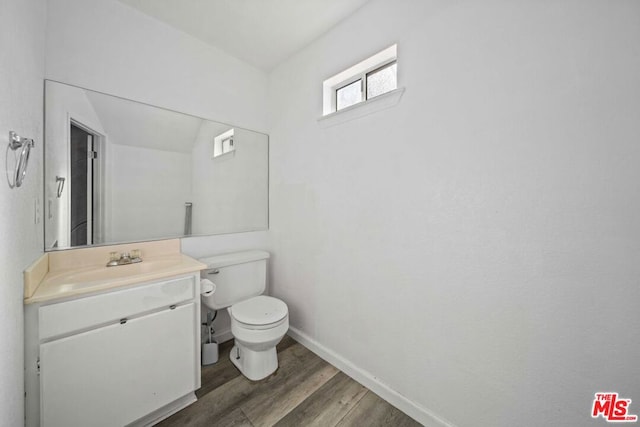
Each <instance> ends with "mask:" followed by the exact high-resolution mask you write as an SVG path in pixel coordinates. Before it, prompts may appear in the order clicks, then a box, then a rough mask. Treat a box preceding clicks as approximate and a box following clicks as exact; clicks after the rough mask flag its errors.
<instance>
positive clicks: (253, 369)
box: [229, 340, 278, 381]
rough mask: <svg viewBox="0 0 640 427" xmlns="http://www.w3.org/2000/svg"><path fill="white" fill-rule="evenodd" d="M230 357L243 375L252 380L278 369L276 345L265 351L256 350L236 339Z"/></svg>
mask: <svg viewBox="0 0 640 427" xmlns="http://www.w3.org/2000/svg"><path fill="white" fill-rule="evenodd" d="M229 359H231V363H233V364H234V365H235V366H236V368H238V369H239V370H240V372H241V373H242V375H244V376H245V377H247V378H249V379H250V380H252V381H258V380H262V379H264V378H266V377H268V376H269V375H271V374H273V373H274V372H275V371H276V369H278V354H277V353H276V347H275V346H273V347H271V348H269V349H267V350H263V351H254V350H250V349H248V348H247V347H245V346H243V345H242V344H240V343H239V342H238V340H235V342H234V345H233V348H232V349H231V353H229Z"/></svg>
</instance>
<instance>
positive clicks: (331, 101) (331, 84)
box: [322, 44, 399, 116]
mask: <svg viewBox="0 0 640 427" xmlns="http://www.w3.org/2000/svg"><path fill="white" fill-rule="evenodd" d="M397 63H398V56H397V44H393V45H391V46H390V47H388V48H386V49H384V50H382V51H381V52H378V53H376V54H375V55H372V56H370V57H368V58H366V59H365V60H363V61H361V62H359V63H357V64H355V65H354V66H352V67H349V68H348V69H346V70H344V71H342V72H340V73H338V74H336V75H334V76H333V77H330V78H328V79H326V80H325V81H324V82H323V113H322V114H323V116H326V115H329V114H332V113H336V112H338V111H344V110H345V109H348V108H351V107H354V106H356V105H360V104H362V103H363V102H366V101H368V100H369V99H373V98H376V97H377V96H380V95H384V94H385V93H389V92H391V91H388V92H384V93H382V94H379V95H376V96H374V97H372V98H367V77H368V76H369V75H370V74H373V73H375V72H377V71H380V70H382V69H384V68H386V67H390V66H392V65H393V64H397ZM397 73H398V71H397V68H396V89H397V88H398V87H399V86H398V78H397V77H398V76H397ZM358 80H361V83H360V92H361V100H360V101H359V102H356V103H355V104H351V105H349V106H348V107H343V108H340V109H338V103H337V92H338V90H340V89H343V88H345V87H346V86H349V85H350V84H353V83H354V82H356V81H358ZM392 90H394V89H392Z"/></svg>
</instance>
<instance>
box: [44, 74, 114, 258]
mask: <svg viewBox="0 0 640 427" xmlns="http://www.w3.org/2000/svg"><path fill="white" fill-rule="evenodd" d="M45 108H46V114H47V117H46V121H45V135H46V136H47V138H46V141H45V144H46V156H47V159H46V170H45V177H44V179H45V194H46V198H45V201H44V203H45V212H46V216H45V218H46V219H45V221H46V226H45V247H46V248H51V247H53V246H54V245H57V247H62V248H65V247H68V246H69V243H70V242H69V236H70V231H69V204H70V199H69V195H70V191H71V185H70V179H69V170H70V166H69V164H68V163H69V157H68V156H69V145H68V138H69V128H68V126H69V118H72V119H74V120H76V121H78V122H80V123H82V124H84V125H85V126H87V127H90V128H91V129H93V130H94V131H96V132H98V133H101V134H103V135H104V134H105V131H104V128H103V126H102V123H101V122H100V119H99V117H98V115H97V114H96V112H95V110H94V108H93V106H92V105H91V102H90V101H89V99H88V98H87V96H86V94H85V92H84V90H82V89H78V88H75V87H72V86H66V85H60V84H51V83H50V82H47V96H46V97H45ZM56 176H61V177H65V178H66V182H65V187H64V190H63V192H62V194H61V196H60V197H59V198H58V197H57V190H58V183H57V182H56Z"/></svg>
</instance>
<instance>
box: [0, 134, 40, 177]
mask: <svg viewBox="0 0 640 427" xmlns="http://www.w3.org/2000/svg"><path fill="white" fill-rule="evenodd" d="M34 145H35V143H34V142H33V139H30V138H23V137H21V136H20V135H18V134H17V133H15V132H14V131H10V132H9V145H8V147H7V156H6V157H5V170H6V173H7V182H8V183H9V188H14V187H20V186H21V185H22V182H23V181H24V178H25V176H27V165H28V164H29V154H30V153H31V148H33V146H34ZM19 148H22V151H21V152H20V154H19V155H18V158H17V159H16V166H15V169H14V170H13V172H12V173H9V165H8V164H7V162H8V158H9V149H11V150H12V151H16V150H18V149H19Z"/></svg>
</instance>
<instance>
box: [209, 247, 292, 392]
mask: <svg viewBox="0 0 640 427" xmlns="http://www.w3.org/2000/svg"><path fill="white" fill-rule="evenodd" d="M268 258H269V253H268V252H264V251H246V252H237V253H233V254H223V255H216V256H212V257H207V258H202V259H200V261H202V262H203V263H205V264H206V265H207V267H208V269H207V270H205V271H204V272H203V273H202V277H203V278H208V279H209V280H211V281H213V282H214V283H215V286H214V291H211V292H208V293H206V294H202V298H201V299H202V303H203V304H204V305H205V306H206V307H208V308H209V309H211V310H220V309H223V308H226V309H227V312H228V313H229V317H230V319H231V333H232V335H233V337H234V339H235V342H234V346H233V348H232V349H231V352H230V354H229V358H230V359H231V362H232V363H233V364H234V365H235V366H236V367H237V368H238V370H240V372H241V373H242V374H243V375H244V376H245V377H247V378H248V379H250V380H253V381H257V380H261V379H263V378H266V377H268V376H269V375H271V374H272V373H273V372H275V371H276V369H278V355H277V352H276V345H277V344H278V343H279V342H280V340H282V338H283V337H284V335H285V334H286V333H287V331H288V330H289V310H288V307H287V305H286V304H285V303H284V302H283V301H281V300H279V299H277V298H273V297H270V296H266V295H261V294H262V293H263V292H264V290H265V288H266V260H267V259H268Z"/></svg>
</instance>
